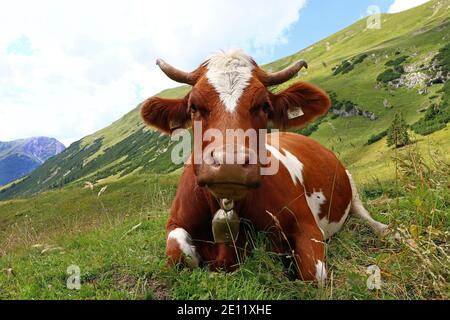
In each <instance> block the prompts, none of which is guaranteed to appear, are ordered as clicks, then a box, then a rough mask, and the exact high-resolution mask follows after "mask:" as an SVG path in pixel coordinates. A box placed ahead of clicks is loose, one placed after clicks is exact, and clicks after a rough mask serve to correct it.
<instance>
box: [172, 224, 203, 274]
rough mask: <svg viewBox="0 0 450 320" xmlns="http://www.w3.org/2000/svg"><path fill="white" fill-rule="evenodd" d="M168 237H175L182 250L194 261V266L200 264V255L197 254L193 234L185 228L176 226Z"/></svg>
mask: <svg viewBox="0 0 450 320" xmlns="http://www.w3.org/2000/svg"><path fill="white" fill-rule="evenodd" d="M167 239H168V240H169V239H174V240H176V241H177V243H178V245H179V246H180V250H181V251H182V252H183V253H184V254H185V255H186V256H188V257H189V258H191V259H192V263H193V265H194V266H198V265H199V261H200V259H199V257H198V255H197V251H196V250H195V246H194V245H193V244H192V238H191V235H190V234H189V233H188V232H187V231H186V230H184V229H183V228H176V229H174V230H172V231H170V233H169V235H168V236H167Z"/></svg>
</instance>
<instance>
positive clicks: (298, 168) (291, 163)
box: [266, 144, 303, 185]
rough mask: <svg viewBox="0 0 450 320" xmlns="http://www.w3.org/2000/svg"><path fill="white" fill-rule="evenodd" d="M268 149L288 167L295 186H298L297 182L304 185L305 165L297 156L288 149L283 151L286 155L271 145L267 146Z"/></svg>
mask: <svg viewBox="0 0 450 320" xmlns="http://www.w3.org/2000/svg"><path fill="white" fill-rule="evenodd" d="M266 149H267V150H269V151H270V153H271V154H272V155H273V156H274V157H275V158H277V159H278V160H279V161H280V162H281V163H282V164H283V165H284V166H285V167H286V169H287V170H288V171H289V174H290V175H291V178H292V181H293V182H294V184H295V185H297V181H299V182H300V184H301V185H303V174H302V171H303V163H302V162H301V161H300V160H298V158H297V157H296V156H294V155H293V154H292V153H290V152H289V151H287V150H286V149H283V152H284V154H285V155H283V154H282V153H281V152H280V151H279V150H277V149H276V148H274V147H273V146H271V145H269V144H266Z"/></svg>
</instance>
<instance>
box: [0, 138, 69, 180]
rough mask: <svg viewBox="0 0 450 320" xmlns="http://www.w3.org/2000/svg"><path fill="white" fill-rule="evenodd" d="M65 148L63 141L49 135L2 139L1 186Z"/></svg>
mask: <svg viewBox="0 0 450 320" xmlns="http://www.w3.org/2000/svg"><path fill="white" fill-rule="evenodd" d="M64 149H65V146H64V145H63V144H62V143H61V142H59V141H58V140H57V139H55V138H49V137H31V138H26V139H18V140H13V141H6V142H2V141H0V186H1V185H4V184H7V183H9V182H11V181H14V180H16V179H18V178H21V177H22V176H24V175H26V174H28V173H29V172H31V171H33V170H34V169H35V168H37V167H39V166H40V165H42V164H43V163H44V162H45V161H47V160H48V159H49V158H51V157H53V156H55V155H57V154H59V153H61V152H62V151H63V150H64Z"/></svg>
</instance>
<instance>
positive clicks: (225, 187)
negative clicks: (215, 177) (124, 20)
mask: <svg viewBox="0 0 450 320" xmlns="http://www.w3.org/2000/svg"><path fill="white" fill-rule="evenodd" d="M258 186H259V183H254V184H242V183H234V182H220V183H213V184H206V185H205V187H206V188H208V190H209V191H210V192H211V193H212V194H213V195H214V196H215V197H216V198H217V199H230V200H235V201H237V200H241V199H243V198H245V197H246V196H247V194H248V192H249V191H250V190H251V189H255V188H257V187H258Z"/></svg>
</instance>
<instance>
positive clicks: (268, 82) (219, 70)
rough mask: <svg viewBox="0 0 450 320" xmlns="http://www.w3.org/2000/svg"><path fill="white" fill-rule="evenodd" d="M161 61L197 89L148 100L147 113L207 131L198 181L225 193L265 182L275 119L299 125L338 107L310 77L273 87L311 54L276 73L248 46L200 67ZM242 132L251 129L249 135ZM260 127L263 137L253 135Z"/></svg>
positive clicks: (149, 119)
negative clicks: (265, 159) (265, 132)
mask: <svg viewBox="0 0 450 320" xmlns="http://www.w3.org/2000/svg"><path fill="white" fill-rule="evenodd" d="M156 63H157V64H158V66H159V67H160V68H161V70H162V71H163V72H164V73H165V74H166V75H167V76H168V77H169V78H171V79H173V80H175V81H178V82H181V83H185V84H189V85H191V86H192V90H191V91H190V92H189V93H188V94H187V95H186V96H185V97H183V98H180V99H164V98H159V97H152V98H149V99H147V100H146V101H144V102H143V104H142V106H141V116H142V118H143V119H144V121H145V122H146V123H147V124H149V125H151V126H154V127H156V128H157V129H159V130H160V131H162V132H164V133H167V134H171V133H172V132H173V131H174V130H176V129H179V128H187V127H188V126H190V125H191V126H192V127H193V130H194V135H195V134H196V131H199V130H201V132H202V135H203V139H202V141H201V142H200V144H199V145H197V144H196V143H194V153H193V156H192V157H191V159H192V160H191V161H192V164H193V168H194V171H195V175H196V177H197V183H198V184H199V185H201V186H206V187H207V188H208V189H209V190H210V191H211V192H212V193H213V194H214V195H215V196H216V197H217V198H229V199H235V200H237V199H240V198H242V197H244V196H245V194H246V192H247V191H248V190H249V189H251V188H256V187H258V185H259V184H260V182H261V174H260V168H261V161H260V158H261V157H258V154H259V155H261V154H263V153H264V152H266V153H267V151H266V150H265V143H264V141H263V143H261V139H265V136H262V137H261V135H259V134H258V133H259V130H260V129H266V128H267V127H268V123H269V122H271V123H272V125H273V127H275V128H280V129H292V128H298V127H301V126H303V125H305V124H306V123H307V122H309V121H311V120H313V119H314V118H316V117H318V116H320V115H322V114H324V113H326V112H327V110H328V108H329V106H330V100H329V98H328V97H327V95H326V94H325V93H324V92H323V91H322V90H320V89H318V88H316V87H314V86H312V85H310V84H307V83H303V82H298V83H295V84H293V85H291V86H290V87H288V88H287V89H285V90H284V91H281V92H279V93H277V94H273V93H271V92H270V91H269V90H268V89H267V87H269V86H273V85H278V84H281V83H283V82H285V81H287V80H289V79H291V78H292V77H293V76H295V75H296V74H297V72H298V71H299V70H300V69H301V68H302V67H307V65H306V63H305V62H304V61H303V60H301V61H298V62H296V63H294V64H293V65H291V66H289V67H287V68H286V69H284V70H282V71H279V72H275V73H268V72H265V71H264V70H262V69H261V68H259V67H258V65H257V64H256V63H255V61H254V60H253V59H252V58H251V57H249V56H248V55H246V54H245V53H244V52H243V51H241V50H235V51H232V52H229V53H218V54H216V55H214V56H212V57H211V58H210V59H208V60H207V61H205V62H204V63H202V64H201V65H200V66H199V67H198V68H197V69H196V70H194V71H193V72H184V71H181V70H178V69H176V68H174V67H172V66H171V65H169V64H168V63H166V62H164V61H163V60H157V62H156ZM233 130H235V131H233ZM239 133H241V134H242V133H244V137H243V139H242V137H238V136H239ZM252 133H256V139H257V140H258V141H254V140H253V141H251V140H252V139H254V136H251V134H252ZM234 134H235V136H233V135H234ZM217 135H220V136H221V138H219V139H218V138H217ZM230 137H231V139H230ZM250 137H252V138H250ZM258 147H259V148H260V150H257V149H258ZM261 149H264V150H261ZM261 151H262V152H261ZM199 159H200V160H201V161H200V162H199V161H198V160H199Z"/></svg>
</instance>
